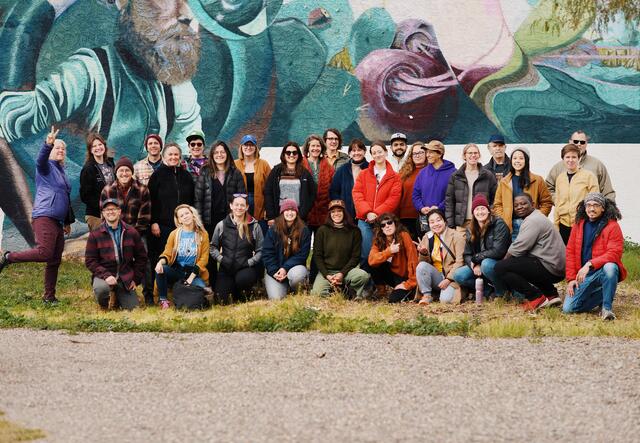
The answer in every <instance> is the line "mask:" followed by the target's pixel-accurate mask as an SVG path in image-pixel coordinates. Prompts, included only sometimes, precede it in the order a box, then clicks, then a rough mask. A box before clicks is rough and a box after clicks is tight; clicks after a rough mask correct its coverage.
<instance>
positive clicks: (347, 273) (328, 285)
mask: <svg viewBox="0 0 640 443" xmlns="http://www.w3.org/2000/svg"><path fill="white" fill-rule="evenodd" d="M328 210H329V215H328V216H327V220H326V222H325V224H324V225H322V226H320V228H319V229H318V231H317V232H316V233H315V239H314V242H313V261H314V262H315V264H316V267H317V268H318V275H317V276H316V279H315V281H314V282H313V289H312V292H313V293H314V294H317V295H322V296H326V295H329V294H330V293H331V292H333V291H342V290H343V289H345V287H346V289H347V291H346V292H347V295H348V296H352V295H353V296H354V297H356V298H366V294H365V293H364V292H365V288H366V287H367V283H368V282H369V274H368V273H367V272H366V271H364V270H362V269H360V268H359V267H358V263H359V262H360V249H361V245H362V234H361V233H360V230H359V229H358V228H357V227H356V225H355V224H354V223H353V219H352V218H351V216H350V215H349V213H348V212H347V210H346V206H345V203H344V201H342V200H331V201H330V202H329V205H328Z"/></svg>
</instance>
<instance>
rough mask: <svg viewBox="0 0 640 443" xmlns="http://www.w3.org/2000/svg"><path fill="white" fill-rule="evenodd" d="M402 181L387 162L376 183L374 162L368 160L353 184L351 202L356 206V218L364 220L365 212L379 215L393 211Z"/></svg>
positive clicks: (397, 200) (399, 194)
mask: <svg viewBox="0 0 640 443" xmlns="http://www.w3.org/2000/svg"><path fill="white" fill-rule="evenodd" d="M401 195H402V182H401V181H400V176H399V175H398V173H397V172H395V171H394V170H393V168H392V167H391V163H389V162H387V172H386V173H385V174H384V177H382V181H381V182H380V184H379V185H378V184H377V183H376V175H375V162H369V167H368V168H367V169H365V170H363V171H362V172H361V173H360V174H359V175H358V179H357V180H356V183H355V185H354V186H353V204H354V205H355V207H356V218H359V219H361V220H365V219H366V218H367V213H369V212H373V213H375V214H376V215H381V214H383V213H385V212H395V211H396V209H398V205H399V204H400V196H401Z"/></svg>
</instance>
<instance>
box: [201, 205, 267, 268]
mask: <svg viewBox="0 0 640 443" xmlns="http://www.w3.org/2000/svg"><path fill="white" fill-rule="evenodd" d="M249 231H251V238H250V239H247V238H246V237H245V238H240V235H239V233H238V227H237V226H236V224H235V223H234V222H233V220H231V215H227V216H226V217H225V218H224V220H222V221H221V222H219V223H218V224H217V225H216V228H215V229H214V231H213V235H212V236H211V248H210V249H209V254H210V255H211V258H213V259H214V260H215V261H217V262H218V263H220V266H221V267H222V268H224V270H225V271H226V272H227V273H229V274H235V273H236V272H238V271H239V270H240V269H243V268H246V267H249V266H255V265H256V264H258V263H260V261H261V259H262V243H263V240H264V237H263V236H262V228H260V225H258V221H257V220H256V219H254V218H253V217H251V218H250V220H249Z"/></svg>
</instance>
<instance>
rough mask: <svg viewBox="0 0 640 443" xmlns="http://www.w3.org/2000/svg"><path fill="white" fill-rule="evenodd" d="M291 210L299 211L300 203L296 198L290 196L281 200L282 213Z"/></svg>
mask: <svg viewBox="0 0 640 443" xmlns="http://www.w3.org/2000/svg"><path fill="white" fill-rule="evenodd" d="M289 210H293V211H296V212H298V204H297V203H296V201H295V200H293V199H290V198H288V199H286V200H283V201H282V202H280V214H282V213H283V212H284V211H289Z"/></svg>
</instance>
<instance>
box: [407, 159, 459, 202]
mask: <svg viewBox="0 0 640 443" xmlns="http://www.w3.org/2000/svg"><path fill="white" fill-rule="evenodd" d="M454 172H456V166H455V165H454V164H453V163H452V162H450V161H449V160H443V163H442V166H440V167H439V168H438V169H436V168H434V167H433V165H429V166H427V167H426V168H423V169H422V171H420V173H419V174H418V177H416V182H415V184H414V185H413V206H415V208H416V210H417V211H418V212H419V211H420V209H422V208H424V207H425V206H426V207H431V206H434V205H435V206H438V208H440V210H442V211H444V206H445V204H444V197H445V194H446V193H447V185H448V184H449V177H451V176H452V175H453V173H454Z"/></svg>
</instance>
